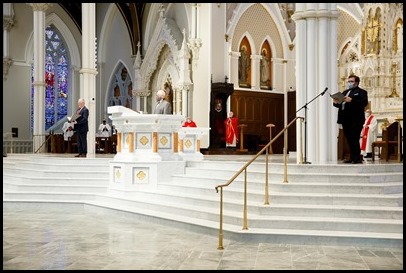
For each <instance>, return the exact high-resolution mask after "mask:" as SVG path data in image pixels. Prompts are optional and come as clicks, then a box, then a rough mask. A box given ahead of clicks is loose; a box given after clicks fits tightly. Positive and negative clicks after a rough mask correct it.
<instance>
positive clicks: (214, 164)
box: [187, 159, 403, 174]
mask: <svg viewBox="0 0 406 273" xmlns="http://www.w3.org/2000/svg"><path fill="white" fill-rule="evenodd" d="M248 161H249V160H243V161H233V160H232V159H231V160H230V161H225V160H222V161H219V160H204V161H188V162H187V167H195V168H199V169H214V170H235V171H238V170H239V169H240V168H242V167H243V166H244V165H245V164H246V163H247V162H248ZM268 169H269V171H270V172H280V173H283V170H284V164H283V163H280V162H270V163H269V164H268ZM248 170H249V171H260V172H263V173H265V162H264V160H263V159H261V160H259V159H257V160H255V161H254V162H253V163H252V164H251V165H250V166H249V167H248ZM287 172H288V173H299V174H305V173H328V174H344V173H346V174H372V173H385V172H403V164H396V163H388V164H381V165H378V164H292V163H289V164H287Z"/></svg>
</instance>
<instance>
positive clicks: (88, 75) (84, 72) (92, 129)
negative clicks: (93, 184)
mask: <svg viewBox="0 0 406 273" xmlns="http://www.w3.org/2000/svg"><path fill="white" fill-rule="evenodd" d="M80 73H81V77H80V79H81V85H80V96H81V97H82V98H84V99H85V102H86V106H87V108H88V109H89V132H88V134H87V157H95V140H96V75H97V69H96V4H95V3H82V69H81V70H80Z"/></svg>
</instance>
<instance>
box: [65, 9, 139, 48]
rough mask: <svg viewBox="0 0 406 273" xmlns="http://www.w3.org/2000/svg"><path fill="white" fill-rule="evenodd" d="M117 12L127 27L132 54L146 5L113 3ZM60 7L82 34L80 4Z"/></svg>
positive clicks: (137, 39)
mask: <svg viewBox="0 0 406 273" xmlns="http://www.w3.org/2000/svg"><path fill="white" fill-rule="evenodd" d="M115 4H116V5H117V8H118V10H119V11H120V13H121V15H122V16H123V19H124V22H125V24H126V26H127V30H128V33H129V34H130V37H131V47H132V51H133V54H135V52H136V46H137V44H136V43H137V42H138V41H140V42H141V43H142V41H141V38H142V35H141V31H142V28H141V24H142V16H143V15H144V10H145V5H146V3H115ZM59 5H61V7H62V8H63V9H64V10H65V11H66V12H67V13H68V14H69V16H70V17H71V18H72V20H73V21H74V22H75V24H76V26H77V28H78V29H79V31H80V32H82V3H70V2H66V3H59Z"/></svg>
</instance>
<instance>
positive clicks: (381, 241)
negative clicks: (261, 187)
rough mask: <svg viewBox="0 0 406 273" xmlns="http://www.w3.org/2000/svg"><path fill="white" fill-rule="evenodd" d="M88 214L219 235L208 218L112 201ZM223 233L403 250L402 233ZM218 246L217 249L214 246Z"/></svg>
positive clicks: (227, 227) (226, 228)
mask: <svg viewBox="0 0 406 273" xmlns="http://www.w3.org/2000/svg"><path fill="white" fill-rule="evenodd" d="M85 207H86V208H85V210H86V211H87V212H91V213H96V214H99V215H101V216H102V217H106V215H107V216H108V215H109V214H111V213H113V214H114V215H120V216H123V217H129V218H134V219H142V220H148V221H151V222H156V223H160V224H166V225H168V226H169V225H170V226H175V227H178V228H184V229H187V230H193V231H197V232H204V233H205V234H210V235H214V236H218V235H219V222H218V221H210V220H207V219H195V218H193V217H187V216H184V215H172V214H171V213H167V212H164V211H155V210H146V209H140V208H138V207H136V206H126V205H117V206H116V207H115V208H114V209H111V208H110V206H109V202H104V201H99V200H95V201H92V202H91V205H86V206H85ZM222 233H223V237H224V239H225V240H237V241H244V242H263V243H282V244H285V243H286V244H304V245H306V244H309V245H315V244H318V245H357V246H375V247H403V233H385V232H354V231H335V232H331V231H329V230H327V231H324V230H300V229H276V228H271V227H268V228H252V227H248V229H247V230H243V229H242V227H241V226H236V225H231V224H227V223H223V225H222ZM214 247H217V246H214Z"/></svg>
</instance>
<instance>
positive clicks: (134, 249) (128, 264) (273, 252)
mask: <svg viewBox="0 0 406 273" xmlns="http://www.w3.org/2000/svg"><path fill="white" fill-rule="evenodd" d="M223 245H224V250H217V246H218V237H217V236H212V235H205V234H201V233H197V232H193V231H185V230H183V229H178V228H175V227H170V226H168V225H160V224H158V223H151V222H146V221H140V220H136V219H132V218H128V217H122V216H119V215H114V214H111V213H110V214H101V215H100V214H94V213H90V212H87V211H86V210H82V211H75V210H73V209H72V207H71V206H66V207H64V206H58V207H52V206H49V207H48V206H47V205H44V206H41V207H35V208H33V207H28V206H12V205H11V206H9V205H7V206H4V203H3V270H52V269H55V270H79V269H88V270H90V269H95V270H109V269H121V270H124V269H128V270H130V269H133V270H134V269H136V270H137V269H138V270H140V269H145V270H154V269H157V270H183V269H192V270H216V269H230V270H236V269H240V270H254V269H255V270H257V269H265V270H266V269H267V270H336V269H339V270H403V248H368V247H355V246H347V247H345V246H309V245H294V244H288V245H280V244H270V243H255V244H253V243H241V242H236V241H230V240H227V239H226V238H224V240H223Z"/></svg>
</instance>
